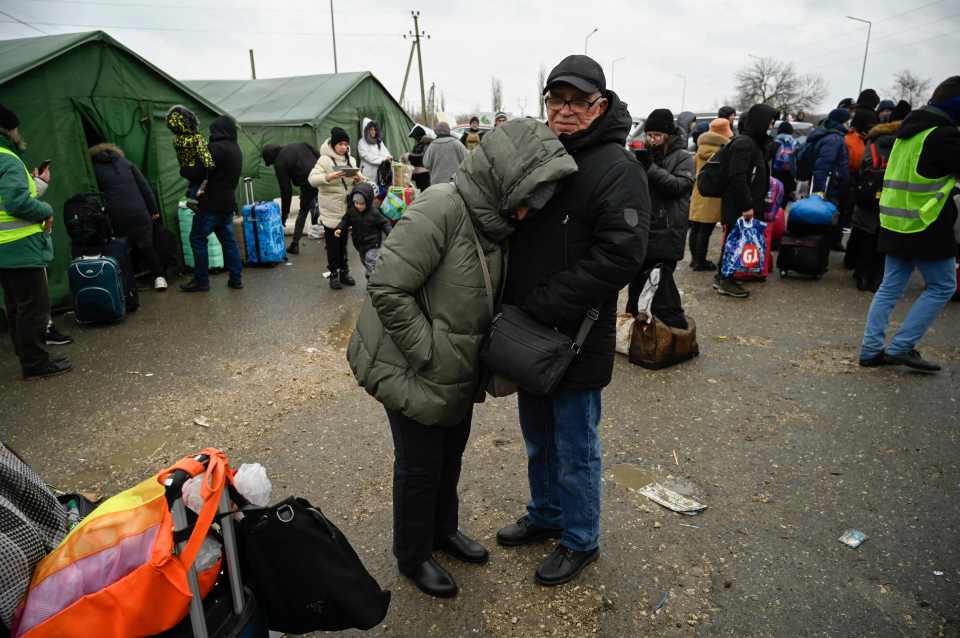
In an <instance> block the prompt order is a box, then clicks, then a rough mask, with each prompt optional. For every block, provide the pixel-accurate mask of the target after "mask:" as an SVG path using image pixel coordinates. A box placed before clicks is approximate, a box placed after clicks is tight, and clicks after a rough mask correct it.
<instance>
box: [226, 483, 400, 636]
mask: <svg viewBox="0 0 960 638" xmlns="http://www.w3.org/2000/svg"><path fill="white" fill-rule="evenodd" d="M243 514H244V518H243V521H241V523H240V538H241V563H242V573H243V575H244V580H245V581H248V582H250V584H251V585H252V587H253V590H254V592H255V594H256V597H257V603H258V605H259V607H260V608H261V609H262V610H263V611H264V613H265V614H266V617H267V624H268V626H269V627H270V629H271V630H274V631H282V632H287V633H293V634H305V633H309V632H311V631H342V630H344V629H352V628H356V629H371V628H373V627H376V626H377V625H378V624H380V622H381V621H382V620H383V619H384V617H385V616H386V615H387V609H388V607H389V606H390V592H389V591H383V590H381V589H380V585H378V584H377V581H376V580H374V579H373V577H372V576H371V575H370V574H369V572H367V570H366V568H365V567H364V566H363V563H362V562H360V558H359V557H358V556H357V553H356V552H355V551H354V550H353V547H351V546H350V542H349V541H347V539H346V537H345V536H344V535H343V533H342V532H341V531H340V530H339V529H337V526H336V525H334V524H333V523H331V522H330V521H329V520H328V519H327V517H326V516H324V515H323V513H322V512H321V511H320V509H319V508H316V507H314V506H313V505H311V504H310V503H309V502H308V501H307V500H306V499H302V498H297V497H290V498H288V499H286V500H285V501H282V502H280V503H278V504H276V505H274V506H273V507H268V508H265V509H244V510H243Z"/></svg>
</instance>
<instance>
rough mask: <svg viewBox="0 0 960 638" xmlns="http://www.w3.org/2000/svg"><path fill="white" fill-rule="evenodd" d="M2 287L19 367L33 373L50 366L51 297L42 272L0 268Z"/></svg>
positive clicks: (43, 271)
mask: <svg viewBox="0 0 960 638" xmlns="http://www.w3.org/2000/svg"><path fill="white" fill-rule="evenodd" d="M0 285H2V286H3V301H4V305H5V307H6V313H7V324H8V328H9V330H10V337H11V338H12V339H13V349H14V351H15V352H16V353H17V357H18V358H19V359H20V366H21V367H22V368H23V369H24V370H30V369H34V368H39V367H41V366H45V365H47V363H49V362H50V355H49V354H48V353H47V350H46V348H45V346H46V345H47V323H48V322H49V321H50V296H49V294H48V292H47V273H46V272H45V269H43V268H0Z"/></svg>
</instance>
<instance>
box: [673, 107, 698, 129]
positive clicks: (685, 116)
mask: <svg viewBox="0 0 960 638" xmlns="http://www.w3.org/2000/svg"><path fill="white" fill-rule="evenodd" d="M696 119H697V115H696V114H695V113H693V112H691V111H684V112H683V113H681V114H680V115H678V116H677V128H678V129H680V132H681V133H682V134H684V135H689V134H690V125H691V124H693V122H694V121H695V120H696Z"/></svg>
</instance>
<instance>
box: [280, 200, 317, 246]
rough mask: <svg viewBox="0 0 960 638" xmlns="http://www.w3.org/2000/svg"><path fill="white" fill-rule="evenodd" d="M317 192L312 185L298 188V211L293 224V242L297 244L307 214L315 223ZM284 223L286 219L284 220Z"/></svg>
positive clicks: (305, 222)
mask: <svg viewBox="0 0 960 638" xmlns="http://www.w3.org/2000/svg"><path fill="white" fill-rule="evenodd" d="M318 195H319V192H318V191H317V189H316V188H313V187H307V186H305V187H302V188H301V189H300V212H298V213H297V221H296V222H295V223H294V225H293V243H294V244H299V243H300V240H301V239H302V238H303V227H304V226H305V225H306V224H307V215H310V222H311V223H313V224H316V223H317V222H316V219H317V214H316V213H315V212H314V207H315V206H316V205H317V196H318ZM284 225H286V220H284Z"/></svg>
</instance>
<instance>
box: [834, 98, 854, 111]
mask: <svg viewBox="0 0 960 638" xmlns="http://www.w3.org/2000/svg"><path fill="white" fill-rule="evenodd" d="M854 106H855V105H854V103H853V98H852V97H845V98H843V99H842V100H840V103H839V104H837V108H838V109H850V108H853V107H854Z"/></svg>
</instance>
